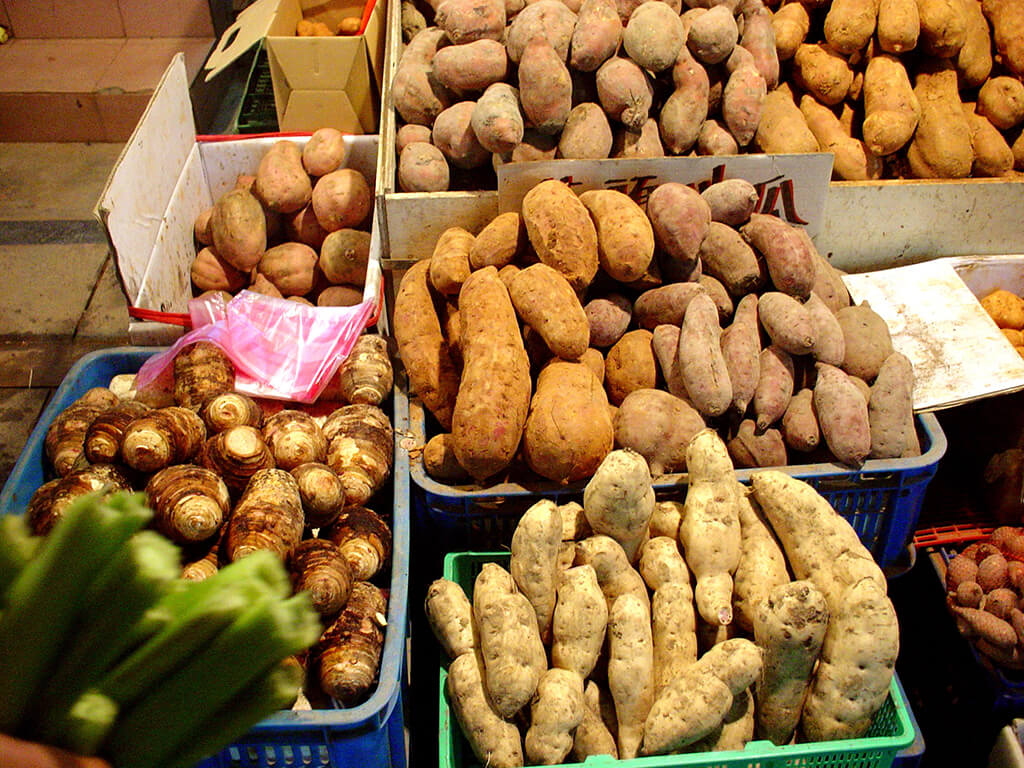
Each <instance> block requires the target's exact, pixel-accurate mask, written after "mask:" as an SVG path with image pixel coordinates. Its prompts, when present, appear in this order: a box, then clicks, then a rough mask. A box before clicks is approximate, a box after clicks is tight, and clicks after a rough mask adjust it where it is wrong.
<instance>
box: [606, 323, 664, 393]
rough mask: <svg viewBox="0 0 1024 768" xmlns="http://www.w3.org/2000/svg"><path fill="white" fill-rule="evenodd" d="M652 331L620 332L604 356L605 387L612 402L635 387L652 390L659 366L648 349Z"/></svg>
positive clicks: (652, 352)
mask: <svg viewBox="0 0 1024 768" xmlns="http://www.w3.org/2000/svg"><path fill="white" fill-rule="evenodd" d="M652 338H653V334H652V333H651V332H650V331H648V330H646V329H643V328H638V329H636V330H633V331H629V332H628V333H625V334H623V336H622V338H620V339H619V340H618V341H617V342H616V343H615V345H614V346H613V347H612V348H611V349H610V350H608V355H607V356H606V358H605V373H604V378H605V389H606V390H607V392H608V400H609V401H610V402H611V403H612V404H613V405H621V404H622V401H623V400H625V399H626V395H628V394H629V393H630V392H632V391H634V390H637V389H654V387H655V384H656V383H657V380H658V366H657V362H656V361H655V359H654V351H653V350H652V348H651V340H652Z"/></svg>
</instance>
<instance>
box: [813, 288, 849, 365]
mask: <svg viewBox="0 0 1024 768" xmlns="http://www.w3.org/2000/svg"><path fill="white" fill-rule="evenodd" d="M804 307H805V308H806V309H807V314H808V316H809V317H810V319H811V330H812V333H813V334H814V344H813V346H812V348H811V354H812V355H813V356H814V359H815V360H817V361H818V362H821V363H828V364H829V365H836V366H838V365H842V364H843V359H844V357H845V356H846V340H845V338H844V336H843V329H842V328H841V327H840V325H839V320H838V319H837V318H836V316H835V314H833V312H832V310H831V309H829V308H828V306H827V305H826V304H825V302H824V301H822V299H821V297H819V296H818V294H816V293H814V291H811V295H810V296H809V297H808V298H807V301H806V302H804Z"/></svg>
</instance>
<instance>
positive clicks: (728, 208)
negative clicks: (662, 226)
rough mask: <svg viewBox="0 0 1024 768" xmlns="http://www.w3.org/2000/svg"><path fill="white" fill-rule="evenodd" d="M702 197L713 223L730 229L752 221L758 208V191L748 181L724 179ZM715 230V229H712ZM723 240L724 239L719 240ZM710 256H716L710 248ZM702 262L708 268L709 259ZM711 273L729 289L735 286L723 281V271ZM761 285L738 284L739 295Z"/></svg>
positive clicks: (709, 187)
mask: <svg viewBox="0 0 1024 768" xmlns="http://www.w3.org/2000/svg"><path fill="white" fill-rule="evenodd" d="M700 195H701V197H703V198H704V200H705V201H706V202H707V204H708V206H709V207H710V208H711V221H712V222H715V223H721V224H724V225H726V226H728V227H730V228H733V227H740V226H743V225H744V224H746V223H747V222H748V221H749V220H750V214H752V213H753V212H754V210H755V209H756V208H757V201H758V194H757V189H756V188H755V187H754V185H753V184H751V183H750V182H749V181H747V180H746V179H723V180H722V181H718V182H715V183H714V184H711V185H709V186H708V187H707V188H706V189H705V190H704V191H703V192H701V193H700ZM712 229H715V227H712ZM711 234H712V233H711V232H708V237H711ZM719 239H723V238H721V237H720V238H719ZM707 250H708V256H709V257H712V256H714V255H715V254H714V253H712V252H711V251H712V250H713V249H711V248H708V249H707ZM702 262H703V263H704V265H705V267H707V266H708V265H707V259H704V258H703V254H702ZM743 262H744V264H747V260H746V258H745V257H744V259H743ZM709 271H710V272H711V273H712V274H714V275H718V276H719V279H720V280H722V282H723V283H725V284H726V286H727V287H728V286H729V285H731V284H733V282H734V281H732V280H726V279H723V278H722V277H721V276H720V274H719V273H720V272H721V270H711V269H709ZM759 287H760V286H759V285H747V284H746V283H743V282H742V281H739V282H738V283H737V284H736V288H737V289H738V290H737V291H736V292H737V293H749V292H751V291H756V290H757V289H758V288H759Z"/></svg>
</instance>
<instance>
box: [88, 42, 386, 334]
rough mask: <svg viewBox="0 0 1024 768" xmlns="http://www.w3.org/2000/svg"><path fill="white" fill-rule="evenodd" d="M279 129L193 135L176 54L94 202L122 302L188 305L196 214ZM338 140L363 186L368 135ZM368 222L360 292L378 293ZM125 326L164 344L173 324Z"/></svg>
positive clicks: (373, 148) (170, 308) (375, 242)
mask: <svg viewBox="0 0 1024 768" xmlns="http://www.w3.org/2000/svg"><path fill="white" fill-rule="evenodd" d="M280 138H282V137H278V136H272V137H261V138H243V137H215V138H211V139H208V140H197V137H196V132H195V125H194V122H193V118H192V104H191V102H190V100H189V91H188V77H187V75H186V72H185V63H184V58H183V56H182V55H181V54H178V55H177V56H175V58H174V59H173V61H172V62H171V64H170V66H168V68H167V70H166V71H165V72H164V75H163V77H162V78H161V80H160V83H159V85H158V86H157V88H156V90H155V91H154V93H153V97H152V99H151V100H150V102H149V105H148V106H147V107H146V111H145V112H144V113H143V116H142V119H141V120H140V121H139V124H138V125H137V126H136V128H135V131H134V133H133V134H132V136H131V138H130V139H129V140H128V143H127V144H126V145H125V148H124V150H123V151H122V153H121V156H120V158H118V161H117V163H116V164H115V166H114V169H113V170H112V171H111V174H110V177H109V178H108V179H107V184H106V186H105V188H104V190H103V194H102V196H101V197H100V200H99V202H98V203H97V204H96V208H95V210H94V213H95V215H96V217H97V218H98V219H99V220H100V222H101V223H102V224H103V227H104V230H105V232H106V235H107V239H108V241H109V242H110V246H111V250H112V251H113V254H114V261H115V264H116V265H117V273H118V278H119V279H120V281H121V287H122V288H123V290H124V293H125V296H126V297H127V299H128V304H129V312H131V308H133V307H137V308H140V309H145V310H154V311H158V312H170V313H187V312H188V302H189V300H190V299H191V298H192V285H191V280H190V277H189V268H190V266H191V264H192V260H193V259H194V258H195V255H196V249H195V244H194V241H193V224H194V222H195V219H196V216H198V215H199V213H200V212H201V211H203V210H205V209H207V208H209V207H210V206H212V205H213V204H214V202H215V201H216V200H217V198H218V197H220V196H221V195H222V194H224V193H225V192H227V191H228V190H230V189H231V188H232V187H233V186H234V184H235V179H236V177H237V176H238V175H239V174H241V173H255V171H256V168H257V166H258V165H259V161H260V158H261V157H262V156H263V153H264V152H266V150H267V148H268V147H269V146H270V145H271V144H273V143H274V142H275V141H278V140H280ZM283 138H288V139H289V140H291V141H295V142H296V143H300V144H301V143H304V142H305V140H306V137H305V136H288V137H283ZM345 141H346V143H347V144H348V145H349V159H348V163H347V165H348V167H350V168H355V169H356V170H358V171H360V172H361V173H362V174H363V175H364V176H365V177H366V179H367V182H368V183H369V184H370V185H371V188H372V186H373V184H374V179H375V175H376V163H377V136H376V135H365V136H346V137H345ZM372 232H373V235H372V239H371V245H370V249H371V253H370V261H371V264H370V268H369V270H368V272H367V278H366V285H365V287H364V292H363V297H364V300H366V299H374V300H379V297H380V285H381V272H380V236H379V227H378V226H377V213H376V212H374V214H373V227H372ZM128 333H129V336H130V338H131V341H132V343H133V344H141V345H163V344H169V343H172V342H173V341H174V340H175V339H177V338H178V337H179V336H180V335H181V333H182V328H181V327H180V326H174V325H169V324H166V323H162V322H152V321H144V320H138V319H134V318H133V319H132V320H130V322H129V326H128Z"/></svg>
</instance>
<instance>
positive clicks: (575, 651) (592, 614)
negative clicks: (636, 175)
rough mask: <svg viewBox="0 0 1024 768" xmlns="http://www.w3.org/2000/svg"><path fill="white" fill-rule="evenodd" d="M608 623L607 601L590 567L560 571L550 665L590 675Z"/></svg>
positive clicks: (584, 675)
mask: <svg viewBox="0 0 1024 768" xmlns="http://www.w3.org/2000/svg"><path fill="white" fill-rule="evenodd" d="M607 624H608V603H607V602H606V601H605V599H604V594H603V593H602V592H601V587H600V585H599V584H598V583H597V573H596V572H595V571H594V568H593V566H590V565H577V566H571V567H569V568H567V569H566V570H565V571H563V572H562V575H561V578H560V580H559V582H558V585H557V600H556V602H555V606H554V613H553V620H552V641H551V664H552V666H554V667H558V668H560V669H569V670H572V671H574V672H576V673H577V674H579V675H580V676H581V677H584V678H586V677H589V676H590V674H591V672H593V671H594V667H595V666H596V665H597V661H598V658H599V657H600V655H601V649H602V647H603V645H604V638H605V629H606V627H607Z"/></svg>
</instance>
